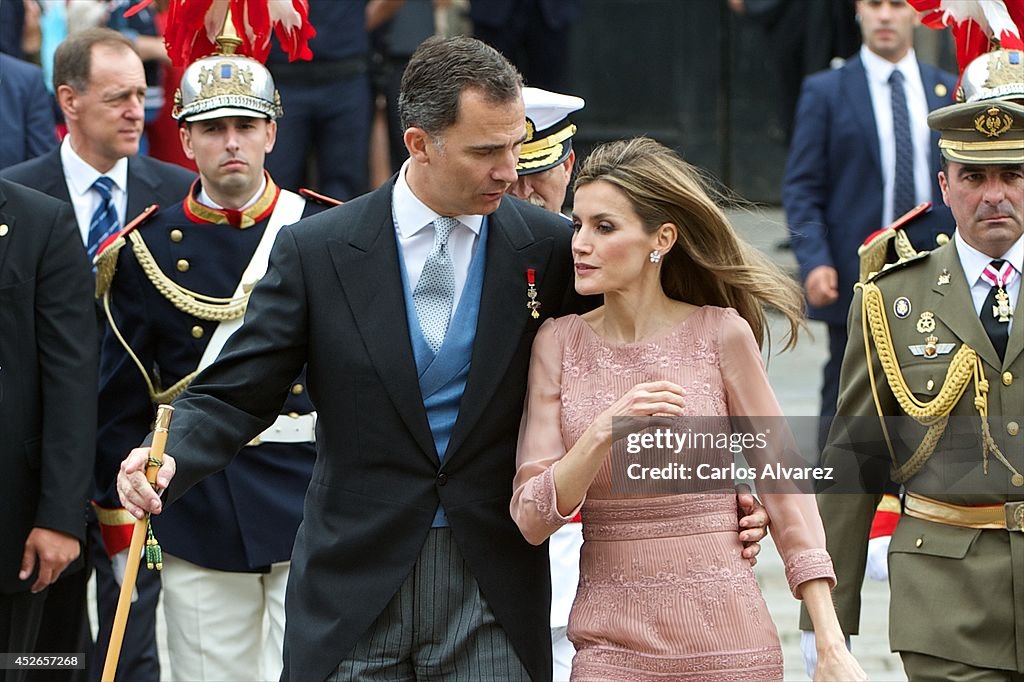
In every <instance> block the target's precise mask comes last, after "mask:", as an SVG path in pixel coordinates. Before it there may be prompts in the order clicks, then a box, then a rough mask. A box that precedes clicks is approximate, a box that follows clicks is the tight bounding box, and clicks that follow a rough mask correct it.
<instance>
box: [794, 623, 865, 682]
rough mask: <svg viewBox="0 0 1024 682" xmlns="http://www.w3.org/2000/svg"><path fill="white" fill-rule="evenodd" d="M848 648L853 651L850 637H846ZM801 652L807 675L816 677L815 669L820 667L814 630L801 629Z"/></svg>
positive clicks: (812, 677)
mask: <svg viewBox="0 0 1024 682" xmlns="http://www.w3.org/2000/svg"><path fill="white" fill-rule="evenodd" d="M846 648H847V649H849V650H850V652H851V653H852V652H853V645H852V644H851V643H850V638H849V636H847V638H846ZM800 654H801V655H802V656H803V658H804V670H805V671H806V672H807V677H809V678H811V679H812V680H813V679H814V669H815V668H817V667H818V640H817V639H816V638H815V637H814V631H813V630H801V631H800Z"/></svg>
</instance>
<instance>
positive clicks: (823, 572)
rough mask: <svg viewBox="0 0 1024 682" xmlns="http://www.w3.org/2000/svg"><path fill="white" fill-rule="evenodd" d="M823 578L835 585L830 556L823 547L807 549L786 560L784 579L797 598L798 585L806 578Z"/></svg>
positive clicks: (805, 580)
mask: <svg viewBox="0 0 1024 682" xmlns="http://www.w3.org/2000/svg"><path fill="white" fill-rule="evenodd" d="M816 578H825V579H826V580H828V581H829V583H830V584H831V587H835V586H836V573H835V570H834V569H833V568H832V557H830V556H829V554H828V552H827V551H826V550H824V549H807V550H804V551H802V552H800V553H799V554H797V555H796V556H794V557H790V558H788V559H787V560H786V579H787V580H788V581H789V589H790V591H791V592H792V593H793V596H794V597H796V598H797V599H799V598H800V597H799V591H800V585H802V584H803V583H805V582H807V581H808V580H814V579H816Z"/></svg>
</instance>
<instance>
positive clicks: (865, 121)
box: [841, 57, 882, 177]
mask: <svg viewBox="0 0 1024 682" xmlns="http://www.w3.org/2000/svg"><path fill="white" fill-rule="evenodd" d="M841 73H842V76H841V78H842V81H843V82H842V91H843V92H844V93H846V99H847V101H848V103H849V105H850V109H851V110H852V111H853V114H854V118H856V119H857V123H858V124H859V125H860V127H861V129H862V130H861V133H862V139H864V140H867V141H868V148H869V149H870V150H871V158H872V159H873V160H874V162H875V170H876V171H878V174H879V177H881V173H882V152H881V150H879V148H878V126H877V124H876V122H875V110H874V107H873V105H872V104H871V90H870V88H869V87H868V72H867V69H865V68H864V64H863V63H861V60H860V57H854V58H853V59H851V60H850V61H849V62H847V63H846V66H844V67H843V70H842V72H841Z"/></svg>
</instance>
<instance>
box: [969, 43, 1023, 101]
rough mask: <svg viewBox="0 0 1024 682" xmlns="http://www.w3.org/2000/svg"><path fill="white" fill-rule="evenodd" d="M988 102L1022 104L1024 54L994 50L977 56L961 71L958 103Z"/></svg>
mask: <svg viewBox="0 0 1024 682" xmlns="http://www.w3.org/2000/svg"><path fill="white" fill-rule="evenodd" d="M990 99H1019V100H1021V101H1024V52H1021V51H1020V50H1004V49H1001V50H993V51H992V52H988V53H987V54H983V55H981V56H980V57H977V58H976V59H974V60H973V61H972V62H971V63H970V64H968V65H967V68H966V69H964V74H963V78H962V79H961V83H960V91H959V92H957V101H960V102H979V101H982V100H990Z"/></svg>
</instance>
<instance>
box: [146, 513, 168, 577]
mask: <svg viewBox="0 0 1024 682" xmlns="http://www.w3.org/2000/svg"><path fill="white" fill-rule="evenodd" d="M163 567H164V553H163V550H161V549H160V544H159V543H158V542H157V541H156V536H155V535H153V521H152V520H150V521H149V522H148V523H147V524H146V568H148V569H150V570H153V569H154V568H155V569H156V570H158V571H160V570H163Z"/></svg>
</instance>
